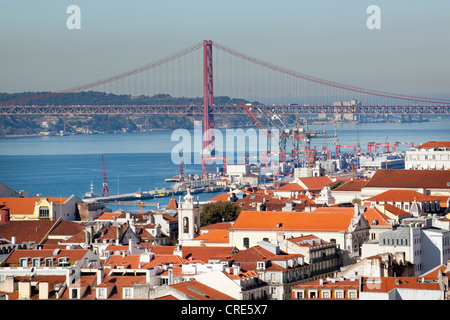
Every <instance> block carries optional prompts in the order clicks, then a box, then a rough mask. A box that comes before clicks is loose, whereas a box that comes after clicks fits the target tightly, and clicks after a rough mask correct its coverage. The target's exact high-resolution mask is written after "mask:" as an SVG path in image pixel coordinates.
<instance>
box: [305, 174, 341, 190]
mask: <svg viewBox="0 0 450 320" xmlns="http://www.w3.org/2000/svg"><path fill="white" fill-rule="evenodd" d="M299 180H300V181H301V182H303V183H304V184H305V185H306V187H307V190H322V189H323V187H325V186H329V185H331V184H332V183H333V180H331V179H330V178H329V177H328V176H321V177H305V178H299Z"/></svg>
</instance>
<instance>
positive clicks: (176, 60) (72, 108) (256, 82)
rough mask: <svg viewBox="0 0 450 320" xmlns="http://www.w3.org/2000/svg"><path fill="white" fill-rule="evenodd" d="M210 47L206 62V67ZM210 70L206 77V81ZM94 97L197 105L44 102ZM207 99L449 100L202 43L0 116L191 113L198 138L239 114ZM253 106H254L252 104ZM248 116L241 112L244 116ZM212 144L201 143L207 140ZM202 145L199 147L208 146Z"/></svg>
mask: <svg viewBox="0 0 450 320" xmlns="http://www.w3.org/2000/svg"><path fill="white" fill-rule="evenodd" d="M213 45H214V50H215V51H214V52H215V53H214V55H215V59H214V60H213ZM213 70H214V77H213ZM84 91H101V92H107V93H114V94H127V95H130V96H133V97H138V96H152V95H156V94H160V93H165V94H170V95H171V96H172V97H201V96H203V104H201V103H190V104H180V105H173V104H170V105H166V104H157V105H153V104H152V105H150V104H147V105H144V104H132V103H130V104H127V105H123V104H121V105H106V104H98V105H86V104H80V105H78V104H71V105H54V104H49V103H46V99H48V98H52V97H55V96H61V95H64V94H69V93H75V92H84ZM214 96H216V97H217V96H228V97H234V98H238V99H246V100H247V101H253V104H254V105H255V104H257V105H258V107H257V108H254V107H251V109H252V110H251V111H252V113H253V114H255V115H258V114H265V115H270V114H425V115H429V114H437V115H446V114H449V107H450V99H436V98H426V97H417V96H411V95H403V94H395V93H388V92H382V91H376V90H370V89H364V88H360V87H356V86H351V85H347V84H343V83H338V82H334V81H328V80H325V79H321V78H317V77H313V76H310V75H306V74H303V73H300V72H297V71H293V70H289V69H286V68H283V67H280V66H277V65H274V64H271V63H268V62H265V61H262V60H259V59H256V58H253V57H251V56H248V55H246V54H243V53H241V52H238V51H235V50H233V49H230V48H228V47H226V46H224V45H221V44H219V43H217V42H214V43H213V42H212V41H209V40H205V41H202V42H199V43H197V44H195V45H193V46H191V47H188V48H186V49H184V50H181V51H179V52H176V53H174V54H172V55H169V56H167V57H165V58H162V59H159V60H157V61H155V62H153V63H150V64H146V65H143V66H141V67H138V68H135V69H133V70H131V71H127V72H123V73H121V74H118V75H115V76H111V77H108V78H105V79H101V80H99V81H95V82H91V83H87V84H84V85H80V86H77V87H73V88H69V89H65V90H61V91H56V92H50V93H45V94H40V95H36V96H31V97H26V98H20V99H15V100H9V101H2V102H0V115H64V114H72V115H92V114H142V115H145V114H198V115H201V114H202V115H203V125H204V131H205V132H207V131H208V129H213V128H214V115H215V114H245V113H246V110H245V109H244V108H242V106H241V105H240V104H239V103H227V104H220V103H215V102H214ZM255 102H257V103H255ZM247 113H248V112H247ZM211 139H213V137H208V139H207V140H208V141H210V140H211ZM208 141H206V143H207V142H208Z"/></svg>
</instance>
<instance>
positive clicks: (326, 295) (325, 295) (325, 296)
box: [322, 291, 330, 299]
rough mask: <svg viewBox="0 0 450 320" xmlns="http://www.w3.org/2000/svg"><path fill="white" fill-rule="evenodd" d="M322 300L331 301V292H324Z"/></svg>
mask: <svg viewBox="0 0 450 320" xmlns="http://www.w3.org/2000/svg"><path fill="white" fill-rule="evenodd" d="M322 298H324V299H329V298H330V291H322Z"/></svg>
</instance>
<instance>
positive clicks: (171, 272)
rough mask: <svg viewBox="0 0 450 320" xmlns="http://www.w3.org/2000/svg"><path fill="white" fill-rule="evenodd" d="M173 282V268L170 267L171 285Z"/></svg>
mask: <svg viewBox="0 0 450 320" xmlns="http://www.w3.org/2000/svg"><path fill="white" fill-rule="evenodd" d="M172 284H173V268H172V267H170V268H169V286H171V285H172Z"/></svg>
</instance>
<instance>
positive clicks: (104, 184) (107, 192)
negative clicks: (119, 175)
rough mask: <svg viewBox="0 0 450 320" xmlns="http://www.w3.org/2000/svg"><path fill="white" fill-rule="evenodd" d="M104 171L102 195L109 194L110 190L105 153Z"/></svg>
mask: <svg viewBox="0 0 450 320" xmlns="http://www.w3.org/2000/svg"><path fill="white" fill-rule="evenodd" d="M102 171H103V189H102V197H104V196H109V190H108V181H107V180H106V171H105V162H104V161H103V155H102Z"/></svg>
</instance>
